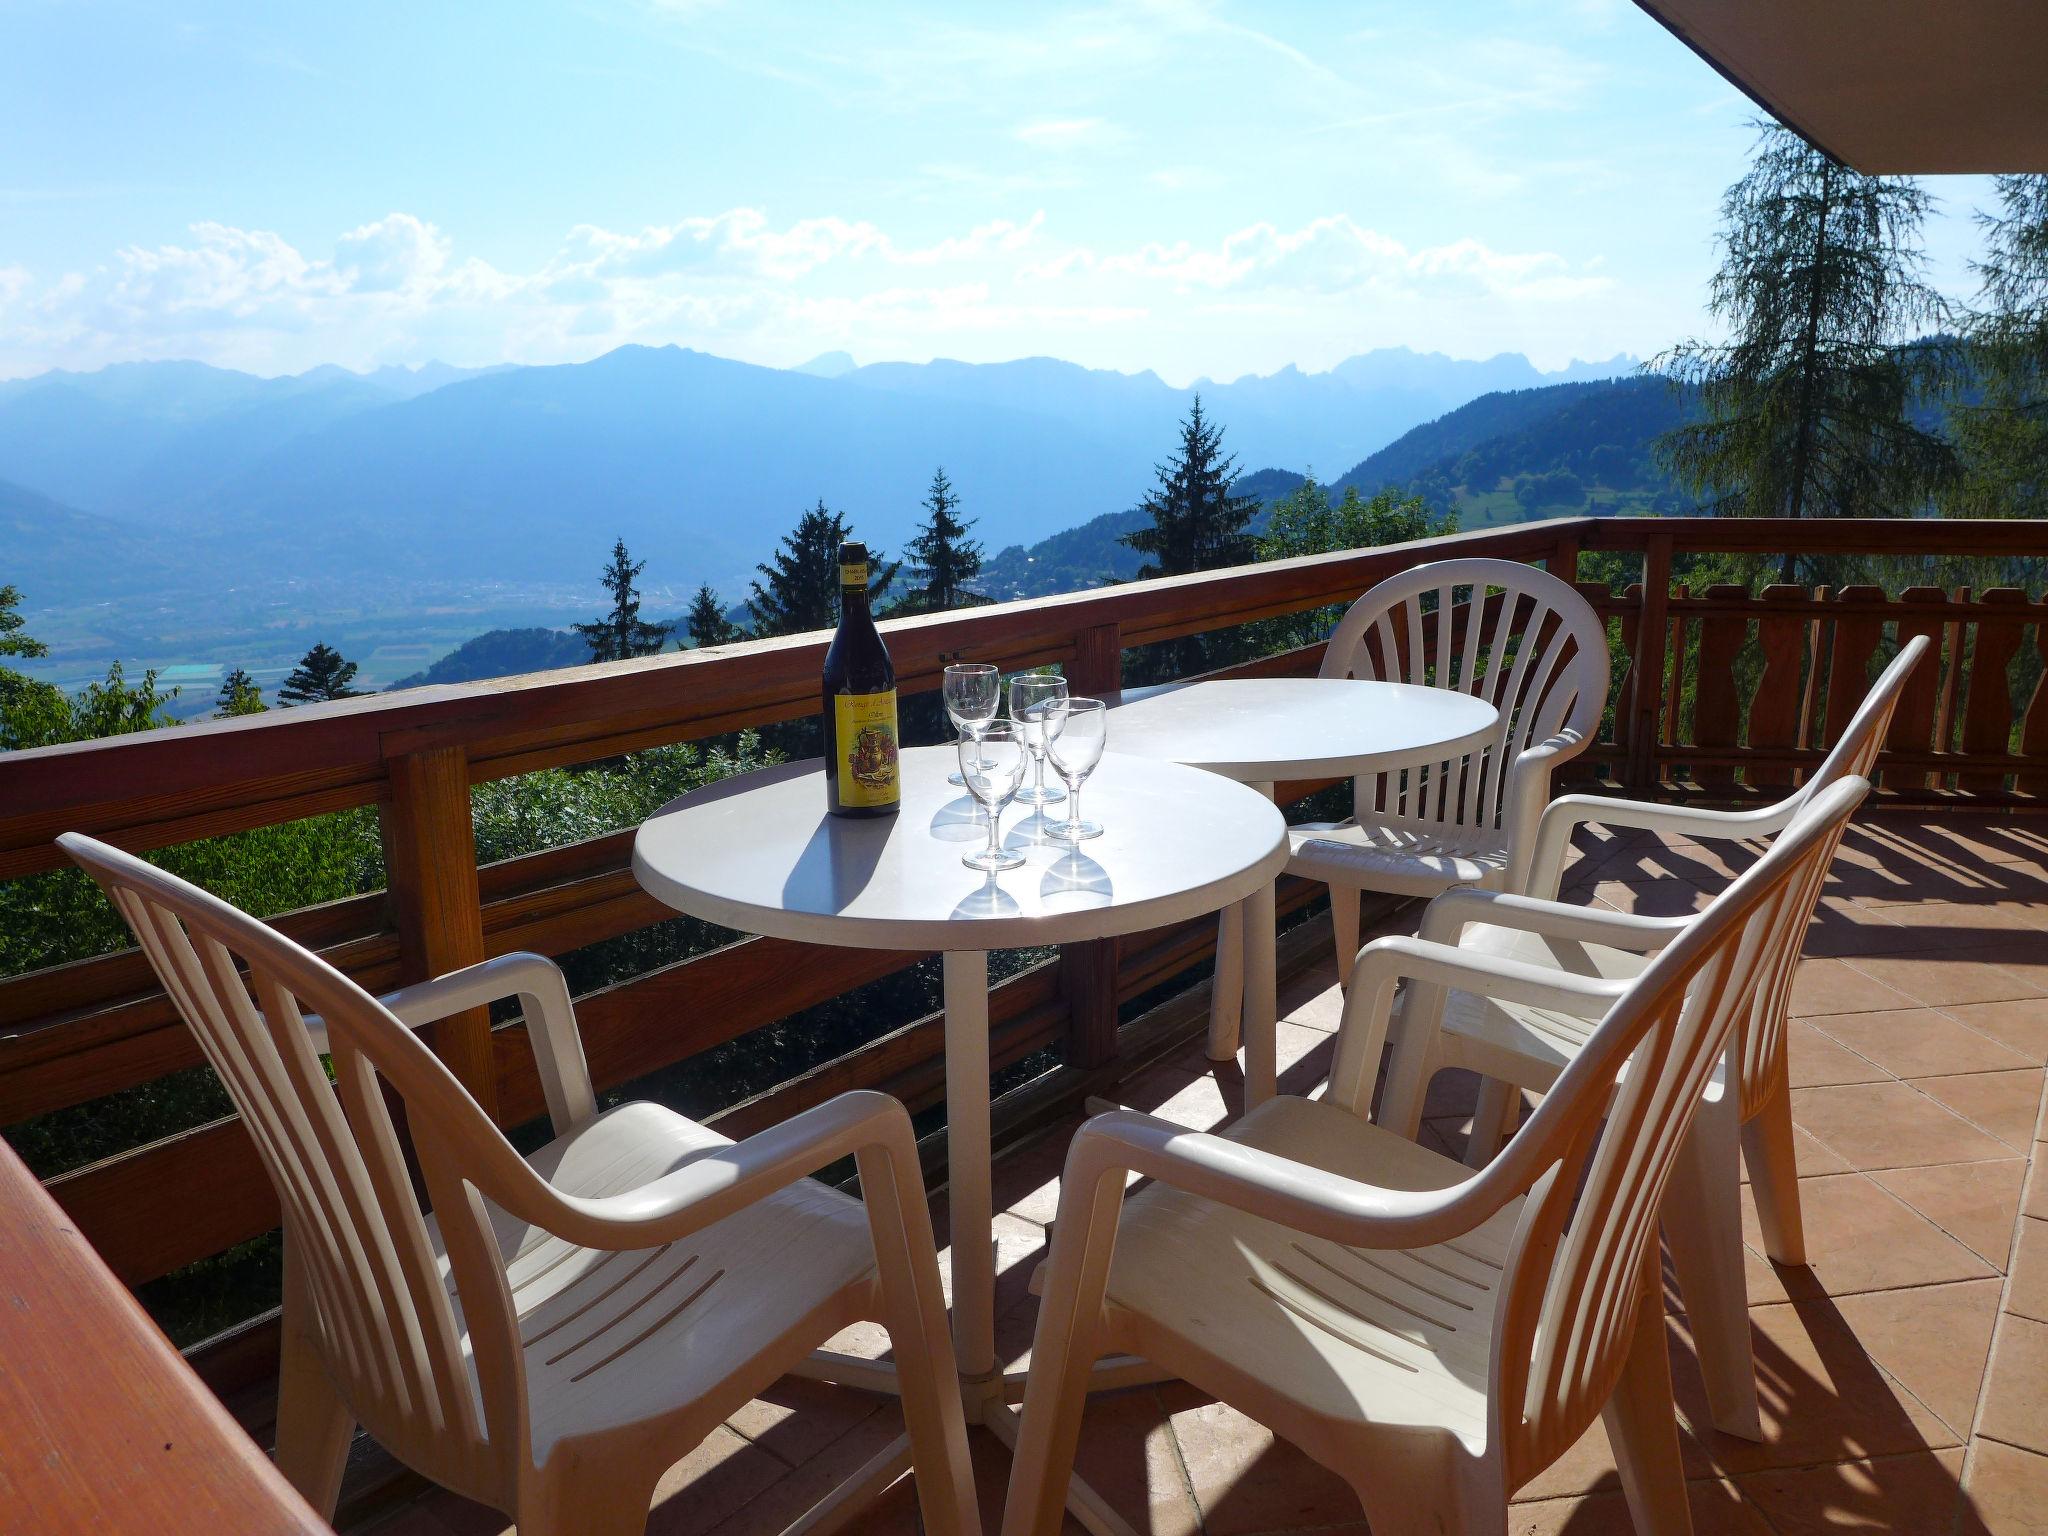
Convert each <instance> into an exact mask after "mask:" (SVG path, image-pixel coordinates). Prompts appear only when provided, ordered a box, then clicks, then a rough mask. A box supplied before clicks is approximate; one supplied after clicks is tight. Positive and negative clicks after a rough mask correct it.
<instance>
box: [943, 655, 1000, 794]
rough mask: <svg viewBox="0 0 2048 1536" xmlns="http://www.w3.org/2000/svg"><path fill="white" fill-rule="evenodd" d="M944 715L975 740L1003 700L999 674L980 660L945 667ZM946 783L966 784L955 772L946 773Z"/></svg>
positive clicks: (960, 730)
mask: <svg viewBox="0 0 2048 1536" xmlns="http://www.w3.org/2000/svg"><path fill="white" fill-rule="evenodd" d="M945 694H946V718H947V719H948V720H951V721H952V722H953V729H954V730H956V731H958V732H959V733H960V734H961V735H962V736H965V737H970V738H972V739H973V740H975V741H979V740H980V739H981V733H982V732H983V731H985V730H987V729H988V727H989V722H990V721H991V720H993V719H995V717H996V709H997V707H998V706H999V705H1000V704H1001V703H1002V694H1003V682H1002V675H1001V674H1000V673H998V672H997V671H996V669H995V668H994V667H991V666H987V665H985V664H983V663H981V662H956V663H955V664H954V665H952V666H950V667H948V668H946V686H945ZM946 782H947V783H948V784H961V785H964V784H966V782H967V780H966V779H965V778H963V777H962V776H961V775H960V774H958V773H949V774H947V775H946Z"/></svg>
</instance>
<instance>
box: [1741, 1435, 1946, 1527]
mask: <svg viewBox="0 0 2048 1536" xmlns="http://www.w3.org/2000/svg"><path fill="white" fill-rule="evenodd" d="M1962 1475H1963V1452H1962V1450H1961V1449H1960V1448H1958V1449H1955V1450H1947V1451H1916V1452H1913V1453H1912V1454H1910V1455H1906V1456H1887V1457H1885V1458H1884V1459H1883V1460H1881V1461H1846V1462H1837V1463H1834V1464H1833V1465H1828V1466H1819V1467H1800V1468H1797V1469H1795V1470H1791V1471H1785V1472H1754V1473H1751V1474H1750V1475H1749V1476H1747V1477H1740V1478H1737V1479H1736V1480H1735V1484H1736V1487H1738V1488H1739V1489H1741V1490H1742V1493H1743V1495H1744V1496H1745V1497H1746V1498H1748V1499H1750V1500H1751V1501H1752V1502H1753V1503H1754V1504H1755V1505H1756V1506H1757V1508H1758V1509H1760V1510H1761V1511H1763V1513H1764V1515H1765V1516H1766V1518H1768V1519H1769V1520H1770V1522H1771V1526H1772V1528H1773V1529H1774V1530H1775V1531H1777V1532H1778V1536H1825V1533H1827V1532H1833V1531H1895V1532H1898V1533H1900V1536H1905V1533H1906V1532H1915V1533H1921V1532H1924V1533H1927V1536H1935V1533H1942V1536H1946V1533H1947V1532H1948V1530H1949V1529H1950V1527H1951V1525H1952V1524H1953V1522H1954V1520H1955V1517H1956V1508H1957V1506H1958V1504H1960V1503H1961V1501H1962Z"/></svg>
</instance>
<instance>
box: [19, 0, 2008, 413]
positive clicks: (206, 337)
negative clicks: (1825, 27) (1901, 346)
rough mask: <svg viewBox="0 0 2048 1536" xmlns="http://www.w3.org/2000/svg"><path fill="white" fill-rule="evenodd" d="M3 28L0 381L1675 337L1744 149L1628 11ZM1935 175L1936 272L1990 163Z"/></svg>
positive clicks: (642, 14)
mask: <svg viewBox="0 0 2048 1536" xmlns="http://www.w3.org/2000/svg"><path fill="white" fill-rule="evenodd" d="M0 35H4V37H5V39H6V43H5V46H4V47H0V376H12V375H20V374H24V373H34V372H39V371H41V370H42V369H45V368H49V367H72V368H91V367H97V366H99V365H100V364H102V363H106V362H112V361H117V360H122V359H128V358H145V357H196V358H201V359H203V360H206V361H208V362H214V363H219V364H222V365H226V366H234V367H241V368H247V369H250V370H251V371H254V372H259V373H278V372H296V371H299V370H301V369H304V368H307V367H310V366H312V365H314V364H317V363H322V362H339V363H342V364H344V365H346V366H349V367H355V368H366V367H372V366H377V365H380V364H384V363H392V362H397V363H417V362H420V361H423V360H425V359H427V358H430V357H438V358H442V359H444V360H447V361H450V362H456V363H464V364H477V363H488V362H498V361H514V362H564V361H577V360H581V359H584V358H588V357H592V356H595V355H597V354H598V353H600V352H603V351H606V350H608V349H609V348H611V347H613V346H616V345H618V344H620V343H623V342H629V341H637V342H649V343H665V342H678V343H682V344H684V345H689V346H695V347H699V348H702V349H704V350H707V351H713V352H718V353H721V354H723V355H726V356H732V357H741V358H746V359H748V360H750V361H756V362H762V363H770V364H792V363H796V362H800V361H802V360H804V359H805V358H807V357H810V356H812V355H814V354H816V353H818V352H822V351H825V350H828V349H845V350H847V351H850V352H852V353H853V354H854V355H855V356H856V357H857V358H859V359H860V360H861V361H864V362H865V361H874V360H878V359H883V358H904V359H912V360H921V359H924V358H929V357H934V356H946V357H960V358H966V359H970V360H974V361H989V360H994V359H1000V358H1007V357H1017V356H1024V355H1032V354H1052V355H1055V356H1061V357H1067V358H1071V359H1073V360H1075V361H1078V362H1082V363H1087V364H1090V365H1093V366H1100V367H1111V368H1119V369H1124V370H1131V371H1135V370H1138V369H1143V368H1153V369H1156V370H1157V371H1158V372H1159V373H1161V374H1162V375H1163V376H1165V377H1166V378H1168V379H1169V380H1171V381H1173V382H1175V383H1183V382H1186V381H1188V380H1190V379H1193V378H1196V377H1199V376H1208V377H1214V378H1232V377H1236V376H1238V375H1240V374H1243V373H1247V372H1270V371H1271V370H1273V369H1275V368H1278V367H1281V366H1283V365H1285V364H1289V363H1293V364H1296V365H1298V366H1300V367H1302V368H1304V369H1321V368H1327V367H1328V366H1330V365H1331V364H1332V363H1334V362H1336V361H1338V360H1340V359H1342V358H1344V357H1346V356H1349V355H1351V354H1352V353H1355V352H1360V351H1364V350H1366V349H1368V348H1371V347H1375V346H1392V345H1407V346H1411V347H1415V348H1418V349H1433V350H1439V351H1445V352H1449V353H1451V354H1453V355H1457V356H1485V355H1489V354H1491V353H1494V352H1499V351H1522V352H1526V353H1528V354H1529V355H1530V356H1531V357H1532V358H1533V359H1534V360H1535V361H1536V362H1537V363H1538V364H1539V365H1541V366H1545V367H1556V366H1559V365H1561V364H1563V363H1564V362H1565V361H1567V360H1568V359H1570V358H1572V357H1587V358H1603V357H1606V356H1609V355H1611V354H1613V353H1615V352H1620V351H1628V352H1633V353H1637V354H1648V353H1653V352H1655V351H1657V350H1658V349H1660V348H1661V347H1663V346H1665V345H1668V344H1669V343H1670V342H1671V341H1673V340H1674V339H1676V338H1677V337H1679V336H1680V335H1683V334H1686V333H1688V332H1692V331H1696V330H1698V329H1699V327H1700V325H1701V324H1702V320H1701V314H1700V311H1701V303H1702V299H1703V293H1704V285H1705V282H1706V279H1707V277H1708V275H1709V274H1710V272H1711V269H1712V265H1713V251H1712V236H1713V230H1714V226H1715V221H1716V205H1717V203H1718V200H1719V198H1720V195H1721V193H1722V191H1723V189H1724V188H1725V187H1726V186H1727V185H1728V183H1729V182H1730V181H1732V180H1733V179H1734V178H1735V177H1736V176H1738V175H1739V174H1740V173H1741V170H1742V167H1743V163H1744V159H1745V154H1746V151H1747V148H1748V145H1749V143H1750V139H1751V133H1750V130H1749V128H1748V127H1747V126H1746V122H1747V119H1748V118H1749V117H1750V116H1751V115H1752V109H1751V108H1750V106H1749V104H1748V103H1747V102H1746V101H1744V100H1743V99H1742V98H1741V97H1740V96H1739V95H1738V94H1737V93H1736V92H1735V91H1734V90H1732V89H1731V88H1730V87H1729V86H1727V85H1726V84H1724V83H1723V82H1722V81H1721V80H1720V79H1719V78H1718V77H1717V76H1716V75H1714V73H1713V72H1712V71H1711V70H1709V69H1708V68H1707V67H1706V66H1705V65H1704V64H1702V63H1701V62H1700V61H1699V60H1697V59H1696V58H1694V57H1693V56H1692V55H1691V54H1690V53H1688V52H1687V51H1686V50H1685V49H1684V48H1683V47H1681V46H1680V45H1679V44H1678V43H1677V42H1676V41H1674V40H1673V39H1672V38H1670V37H1669V36H1668V35H1667V34H1666V33H1665V32H1664V31H1663V30H1662V29H1661V28H1659V27H1657V26H1656V25H1654V24H1653V23H1651V22H1650V21H1649V20H1648V19H1647V18H1646V17H1644V16H1643V15H1642V14H1641V13H1640V12H1638V11H1637V10H1636V9H1635V8H1634V7H1633V6H1632V5H1630V4H1628V3H1626V0H1576V3H1572V0H1520V3H1518V0H1488V3H1479V0H1473V3H1459V0H1444V3H1438V4H1430V5H1418V4H1415V3H1413V0H1409V3H1404V4H1377V3H1359V4H1342V5H1340V4H1284V3H1265V4H1259V5H1256V6H1253V5H1243V4H1236V5H1233V4H1227V3H1222V0H1215V3H1204V0H1117V3H1109V4H1099V5H1098V4H1090V5H1066V4H1057V3H1054V4H1045V5H1038V4H1033V5H1010V6H1000V7H999V6H994V5H962V4H958V3H954V4H944V5H942V4H938V3H935V0H934V3H930V4H925V5H920V6H908V5H894V4H886V3H882V0H862V3H860V4H857V5H856V4H838V5H824V4H819V5H797V4H780V3H774V0H729V3H720V0H669V3H655V0H585V3H578V4H570V3H563V0H554V3H545V4H543V3H533V4H516V3H504V4H494V5H483V4H471V5H467V6H458V5H454V4H440V3H427V4H421V3H418V0H412V3H407V4H384V3H374V0H361V3H346V4H327V5H309V4H307V5H302V4H289V5H277V4H226V3H221V4H174V3H163V0H158V3H148V4H143V3H134V4H130V3H90V0H82V3H64V0H0ZM1929 188H1930V190H1931V191H1933V192H1934V193H1935V194H1936V195H1937V196H1938V197H1939V198H1940V200H1941V210H1942V211H1941V213H1940V215H1939V216H1938V217H1937V219H1936V221H1935V223H1934V225H1933V227H1932V228H1930V230H1929V242H1928V243H1929V248H1930V253H1931V256H1932V258H1933V271H1934V275H1935V277H1936V279H1937V281H1938V282H1940V283H1941V284H1942V286H1944V287H1946V288H1949V289H1951V290H1953V291H1958V292H1961V291H1964V290H1965V289H1966V288H1967V284H1968V279H1967V273H1966V269H1965V264H1966V262H1967V260H1968V257H1969V255H1970V253H1971V250H1972V247H1973V244H1974V235H1973V232H1972V230H1971V228H1970V224H1969V217H1968V216H1969V213H1970V211H1971V209H1972V208H1973V207H1975V206H1979V205H1982V204H1985V203H1987V202H1988V201H1989V189H1988V186H1987V185H1986V184H1985V183H1984V182H1982V181H1981V180H1979V179H1976V178H1940V179H1936V180H1934V181H1932V182H1930V183H1929Z"/></svg>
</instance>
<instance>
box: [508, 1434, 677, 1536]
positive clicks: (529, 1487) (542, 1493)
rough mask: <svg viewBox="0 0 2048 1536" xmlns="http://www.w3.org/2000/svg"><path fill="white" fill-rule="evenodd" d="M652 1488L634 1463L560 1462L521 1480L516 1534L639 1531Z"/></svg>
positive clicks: (590, 1535)
mask: <svg viewBox="0 0 2048 1536" xmlns="http://www.w3.org/2000/svg"><path fill="white" fill-rule="evenodd" d="M653 1502H654V1490H653V1488H652V1487H651V1486H650V1485H649V1483H648V1481H647V1480H646V1479H645V1478H643V1477H642V1476H640V1475H639V1469H638V1468H629V1467H622V1466H619V1465H616V1464H614V1463H613V1462H611V1461H608V1460H577V1461H575V1462H565V1461H564V1458H563V1457H562V1455H561V1453H559V1452H558V1453H557V1454H556V1455H554V1456H553V1457H550V1458H549V1461H548V1467H547V1470H546V1471H544V1472H541V1473H539V1474H537V1475H535V1476H533V1477H531V1478H529V1479H527V1480H526V1482H525V1483H524V1485H523V1486H522V1487H521V1488H520V1490H519V1508H518V1509H517V1510H515V1511H513V1518H514V1520H515V1521H516V1522H517V1524H518V1526H519V1536H643V1533H644V1532H645V1531H646V1529H647V1516H648V1513H649V1506H650V1505H651V1504H653Z"/></svg>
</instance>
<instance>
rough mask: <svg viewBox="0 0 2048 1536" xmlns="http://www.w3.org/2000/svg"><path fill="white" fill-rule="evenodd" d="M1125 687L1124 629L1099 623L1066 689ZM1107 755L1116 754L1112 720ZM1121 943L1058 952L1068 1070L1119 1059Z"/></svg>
mask: <svg viewBox="0 0 2048 1536" xmlns="http://www.w3.org/2000/svg"><path fill="white" fill-rule="evenodd" d="M1123 685H1124V641H1123V631H1122V627H1121V626H1119V625H1116V624H1096V625H1093V626H1091V627H1089V628H1087V629H1084V630H1081V631H1079V632H1078V633H1077V634H1076V635H1075V636H1074V659H1073V661H1072V662H1071V663H1070V664H1069V665H1068V667H1067V687H1068V688H1069V689H1070V690H1071V691H1072V692H1074V693H1077V694H1080V695H1082V696H1083V697H1086V698H1101V697H1102V696H1104V695H1105V694H1108V695H1114V694H1116V693H1118V692H1120V691H1121V690H1122V688H1123ZM1109 750H1111V751H1112V752H1114V751H1115V750H1116V728H1115V724H1114V722H1113V721H1112V723H1111V726H1110V732H1109ZM1116 967H1117V941H1116V940H1115V939H1089V940H1087V941H1085V942H1083V943H1080V944H1066V945H1062V946H1061V948H1060V991H1061V993H1062V994H1063V995H1064V996H1065V998H1066V1003H1067V1065H1068V1066H1071V1067H1083V1068H1087V1067H1100V1066H1104V1065H1106V1064H1108V1063H1109V1062H1111V1061H1114V1060H1115V1059H1116V1024H1117V1018H1116V1015H1117V1007H1116Z"/></svg>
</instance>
